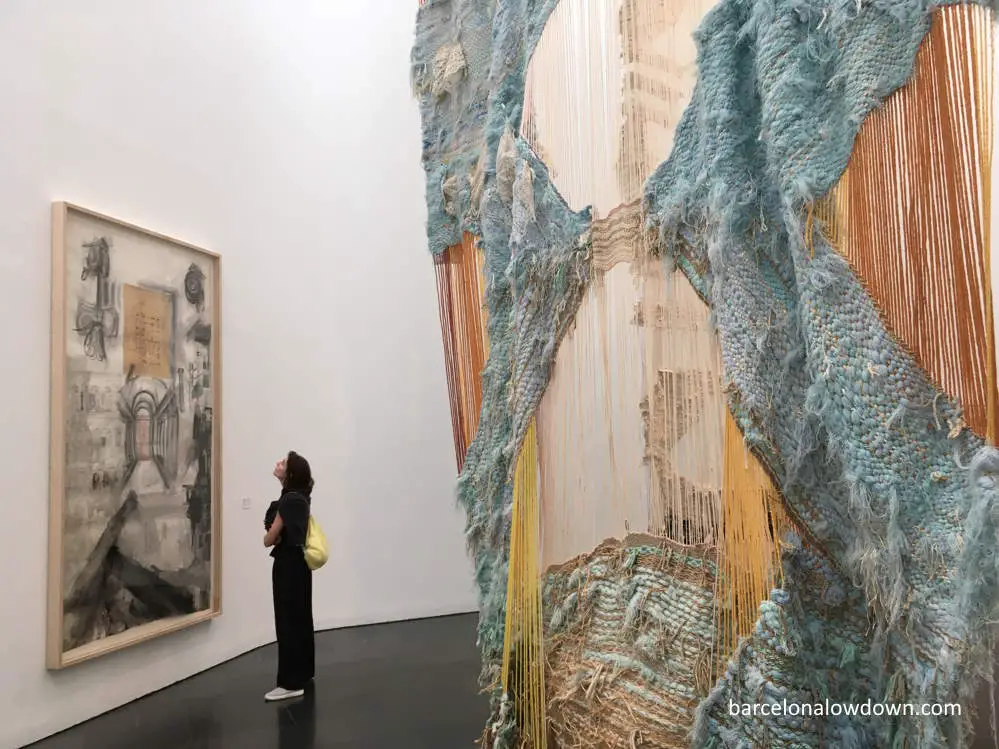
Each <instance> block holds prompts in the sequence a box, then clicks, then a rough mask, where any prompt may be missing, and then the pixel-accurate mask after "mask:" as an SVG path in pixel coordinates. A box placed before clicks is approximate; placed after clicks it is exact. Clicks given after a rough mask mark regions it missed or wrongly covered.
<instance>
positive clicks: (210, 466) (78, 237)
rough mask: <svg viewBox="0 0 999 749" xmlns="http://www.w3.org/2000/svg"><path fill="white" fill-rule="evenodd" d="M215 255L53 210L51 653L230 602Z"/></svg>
mask: <svg viewBox="0 0 999 749" xmlns="http://www.w3.org/2000/svg"><path fill="white" fill-rule="evenodd" d="M219 290H220V286H219V257H218V255H216V254H214V253H211V252H208V251H206V250H203V249H200V248H198V247H194V246H193V245H190V244H187V243H184V242H179V241H177V240H175V239H171V238H169V237H165V236H163V235H160V234H155V233H153V232H150V231H146V230H145V229H140V228H138V227H136V226H132V225H130V224H126V223H123V222H121V221H117V220H115V219H112V218H109V217H107V216H103V215H101V214H98V213H95V212H93V211H90V210H86V209H84V208H80V207H78V206H75V205H71V204H68V203H56V204H54V205H53V212H52V410H51V418H52V425H51V468H50V471H51V476H50V480H51V484H50V486H51V488H50V509H49V582H48V587H49V590H48V623H47V638H46V665H47V667H48V668H50V669H59V668H65V667H67V666H71V665H74V664H77V663H81V662H83V661H87V660H90V659H92V658H96V657H98V656H101V655H105V654H107V653H109V652H112V651H116V650H120V649H122V648H125V647H129V646H131V645H135V644H137V643H140V642H144V641H146V640H149V639H151V638H154V637H159V636H160V635H165V634H168V633H170V632H175V631H177V630H180V629H184V628H186V627H189V626H192V625H195V624H198V623H200V622H205V621H207V620H209V619H212V618H214V617H216V616H218V615H219V614H220V613H221V592H222V591H221V577H220V571H221V553H222V547H221V528H222V526H221V502H220V498H221V496H222V479H221V430H220V423H221V408H220V406H221V387H220V386H221V375H222V373H221V367H220V364H221V357H220V342H219Z"/></svg>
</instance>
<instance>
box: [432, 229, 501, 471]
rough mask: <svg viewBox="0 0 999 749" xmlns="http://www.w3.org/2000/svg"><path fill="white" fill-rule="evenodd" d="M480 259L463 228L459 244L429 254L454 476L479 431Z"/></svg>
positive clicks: (482, 349)
mask: <svg viewBox="0 0 999 749" xmlns="http://www.w3.org/2000/svg"><path fill="white" fill-rule="evenodd" d="M483 263H484V257H483V254H482V251H481V249H479V246H478V240H477V239H476V237H475V236H474V235H472V234H469V233H467V232H466V233H465V234H464V237H463V239H462V243H461V244H458V245H454V246H452V247H449V248H448V249H447V250H445V251H444V252H442V253H440V254H437V255H434V269H435V271H436V276H437V300H438V308H439V314H440V321H441V331H442V333H443V338H444V365H445V371H446V374H447V385H448V395H449V400H450V404H451V427H452V431H453V433H454V450H455V457H456V459H457V462H458V473H459V474H460V473H461V470H462V468H463V467H464V464H465V455H466V454H467V452H468V446H469V445H470V444H471V443H472V440H473V439H474V437H475V432H476V430H477V429H478V425H479V415H480V410H481V408H482V370H483V369H484V368H485V362H486V358H487V357H488V355H489V334H488V329H487V324H486V323H487V320H486V315H487V310H486V308H485V303H484V299H485V277H484V275H483V272H484V268H483Z"/></svg>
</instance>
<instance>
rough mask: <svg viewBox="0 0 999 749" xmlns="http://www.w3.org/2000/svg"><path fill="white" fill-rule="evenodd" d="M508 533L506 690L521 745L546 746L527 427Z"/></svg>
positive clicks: (533, 474) (536, 528)
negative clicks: (513, 711) (513, 707)
mask: <svg viewBox="0 0 999 749" xmlns="http://www.w3.org/2000/svg"><path fill="white" fill-rule="evenodd" d="M511 522H512V528H511V533H510V539H511V540H510V571H509V578H508V582H507V602H506V632H505V634H504V650H503V690H504V692H505V693H506V694H507V695H508V696H509V697H510V698H511V700H512V701H513V703H514V706H515V715H516V716H517V727H518V729H519V733H520V736H521V740H522V743H523V744H526V745H527V746H530V747H532V749H544V748H545V747H546V746H547V730H546V725H545V657H544V650H543V641H544V635H543V626H542V616H541V564H540V562H541V554H540V550H541V538H540V515H539V502H538V454H537V441H536V436H535V426H534V424H533V423H532V424H531V426H530V427H529V428H528V432H527V436H526V437H525V439H524V444H523V447H522V448H521V452H520V455H519V457H518V458H517V469H516V474H515V476H514V488H513V518H512V521H511Z"/></svg>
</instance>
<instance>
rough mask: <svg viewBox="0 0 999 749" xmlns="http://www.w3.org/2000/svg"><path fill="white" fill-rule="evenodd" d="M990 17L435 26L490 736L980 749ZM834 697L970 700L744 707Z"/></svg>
mask: <svg viewBox="0 0 999 749" xmlns="http://www.w3.org/2000/svg"><path fill="white" fill-rule="evenodd" d="M992 23H993V8H992V5H991V4H960V3H954V4H951V3H947V4H938V3H932V2H927V1H926V0H895V1H894V2H888V1H887V0H828V1H826V2H823V1H822V0H817V1H816V2H801V1H800V0H721V2H717V3H715V2H712V1H711V0H675V1H674V2H667V0H558V1H556V0H427V1H426V2H423V3H421V4H420V8H419V11H418V21H417V39H416V45H415V48H414V51H413V79H414V88H415V90H416V92H417V95H418V97H419V100H420V108H421V115H422V120H423V161H424V167H425V170H426V175H427V201H428V213H429V215H428V238H429V244H430V250H431V252H432V253H433V255H434V257H435V262H436V264H437V267H438V289H439V291H440V300H441V320H442V326H443V332H444V341H445V354H446V361H447V363H448V382H449V386H450V388H451V395H452V417H453V422H454V425H455V446H456V452H457V455H458V463H459V471H460V474H459V479H458V489H457V493H458V498H459V502H460V503H461V505H462V506H463V507H464V508H465V510H466V512H467V515H468V526H467V536H468V542H469V547H470V551H471V553H472V555H473V559H474V563H475V572H476V578H477V582H478V585H479V590H480V593H481V595H480V608H481V614H480V625H479V644H480V647H481V649H482V657H483V673H482V679H483V683H484V685H485V686H487V687H489V688H490V690H491V693H492V695H493V697H494V703H493V706H494V716H493V719H492V720H491V721H490V724H489V725H488V726H487V727H486V729H485V734H484V738H485V742H486V745H487V746H492V747H510V748H512V747H519V746H532V747H543V746H549V745H550V746H553V747H555V746H564V747H622V748H631V747H634V748H635V749H637V747H642V746H645V747H681V746H695V747H757V746H759V747H792V746H793V747H813V746H814V747H819V746H830V747H902V746H913V747H914V746H927V747H936V746H940V747H943V746H948V747H957V746H964V745H966V742H967V740H968V736H969V732H970V725H971V722H970V721H971V706H972V704H973V701H974V694H975V690H976V689H977V688H978V687H979V686H980V684H981V682H982V680H983V678H985V677H986V676H987V675H988V671H989V664H990V663H991V655H992V639H991V635H990V630H989V626H990V622H992V621H994V620H995V619H996V615H997V614H999V606H997V604H999V587H997V586H999V571H997V556H996V548H997V527H996V520H997V518H999V512H997V510H996V509H995V508H996V493H997V486H996V479H995V473H996V471H999V453H997V452H996V451H995V449H994V448H993V447H991V445H992V444H994V440H995V437H996V430H997V429H999V424H997V415H999V410H997V397H996V377H995V372H996V361H995V351H994V335H993V327H994V322H993V310H992V300H991V286H990V268H989V250H990V231H989V228H990V226H989V225H990V218H991V205H990V183H991V153H992V111H991V96H992V52H993V50H992ZM826 699H828V700H829V701H830V702H833V703H864V702H866V701H867V700H868V699H870V700H872V701H873V702H882V701H887V702H895V703H903V702H907V703H913V704H924V703H925V704H931V703H938V704H948V703H960V704H961V705H962V706H963V707H964V711H963V713H962V715H961V716H960V717H955V716H953V715H947V716H944V715H920V714H916V715H911V714H907V715H903V716H891V717H889V716H886V715H877V714H867V715H864V714H859V715H847V714H833V715H820V716H813V717H801V716H793V715H782V714H776V715H775V714H773V713H771V712H770V711H768V714H765V715H764V714H761V713H760V712H759V711H758V710H757V711H750V712H748V713H747V712H744V711H741V710H738V709H737V710H735V711H734V712H733V711H732V710H731V705H733V704H736V705H737V706H742V705H754V704H756V705H759V704H763V703H769V704H774V703H781V702H783V701H784V700H786V701H787V702H789V703H809V704H811V703H818V702H823V701H824V700H826Z"/></svg>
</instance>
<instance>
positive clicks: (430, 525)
mask: <svg viewBox="0 0 999 749" xmlns="http://www.w3.org/2000/svg"><path fill="white" fill-rule="evenodd" d="M416 5H417V2H416V0H368V2H364V3H360V2H347V1H344V2H331V1H330V0H282V2H276V1H275V0H213V1H212V2H205V1H204V0H171V1H170V2H142V3H137V2H134V0H92V1H91V2H87V3H80V2H78V0H3V2H0V123H2V124H0V278H2V284H3V288H4V291H3V293H2V295H0V314H2V317H3V319H4V320H5V321H6V325H5V335H4V339H3V348H4V351H3V354H2V356H0V359H2V361H3V364H2V374H0V385H2V388H3V401H4V407H3V412H2V413H3V425H2V428H0V487H2V488H0V497H2V499H0V507H2V515H0V522H2V527H3V529H4V530H3V536H4V539H3V543H2V547H0V548H2V550H3V554H4V557H5V563H4V564H3V565H2V567H0V569H2V572H0V576H2V578H0V582H2V589H3V592H4V604H3V606H0V650H2V651H3V659H2V666H0V749H9V748H13V747H19V746H22V745H24V744H26V743H28V742H30V741H32V740H35V739H38V738H41V737H43V736H45V735H48V734H50V733H53V732H55V731H58V730H60V729H63V728H65V727H67V726H70V725H72V724H75V723H77V722H80V721H82V720H84V719H87V718H89V717H91V716H93V715H95V714H98V713H100V712H103V711H105V710H108V709H110V708H113V707H115V706H118V705H120V704H123V703H125V702H127V701H129V700H131V699H133V698H136V697H138V696H141V695H143V694H146V693H148V692H150V691H153V690H156V689H158V688H160V687H163V686H165V685H167V684H170V683H172V682H174V681H176V680H178V679H181V678H183V677H186V676H188V675H190V674H192V673H194V672H197V671H200V670H202V669H205V668H208V667H210V666H212V665H215V664H216V663H218V662H220V661H222V660H224V659H227V658H230V657H232V656H235V655H237V654H239V653H241V652H243V651H246V650H248V649H251V648H253V647H255V646H257V645H260V644H263V643H266V642H269V641H272V640H273V619H272V612H271V597H270V596H271V594H270V559H269V557H268V556H267V555H266V552H265V550H264V548H263V546H262V543H261V540H262V535H263V526H262V517H263V512H264V509H265V508H266V506H267V504H268V502H269V501H270V500H271V499H273V498H275V497H276V489H277V484H276V482H275V481H274V479H273V478H271V476H270V472H271V469H272V467H273V464H274V462H275V461H276V460H277V459H278V458H279V457H281V455H282V454H283V453H284V452H286V451H287V450H288V449H295V450H298V451H300V452H301V453H303V454H304V455H306V456H307V457H308V458H309V459H310V461H311V462H312V465H313V470H314V472H315V474H316V480H317V485H316V492H315V498H314V505H313V506H314V508H315V511H316V514H317V517H318V518H319V519H320V521H321V522H322V523H323V525H324V527H325V529H326V531H327V534H328V536H329V538H330V540H331V545H332V555H331V559H330V562H329V565H328V566H327V567H326V568H324V569H323V570H322V571H321V572H319V573H317V575H316V577H315V611H316V620H317V621H316V623H317V626H318V627H320V628H326V627H337V626H343V625H352V624H360V623H368V622H375V621H385V620H394V619H405V618H412V617H420V616H427V615H435V614H442V613H454V612H461V611H470V610H473V609H474V608H475V596H474V592H473V586H472V581H471V569H470V564H469V562H468V560H467V556H466V554H465V546H464V539H463V534H462V526H463V518H462V517H461V515H460V513H459V512H458V511H457V510H456V509H455V508H454V502H453V498H452V497H453V482H454V471H455V465H454V454H453V446H452V442H451V429H450V424H449V410H448V404H447V389H446V384H445V379H444V366H443V356H442V354H441V345H440V332H439V327H438V325H439V324H438V320H437V302H436V293H435V290H434V275H433V267H432V264H431V261H430V258H429V256H428V254H427V252H426V249H425V241H424V221H425V218H426V216H425V209H424V207H423V206H424V203H423V177H422V171H421V168H420V164H419V157H420V135H419V117H418V113H417V111H416V105H415V102H414V101H413V99H412V96H411V93H410V88H409V64H408V63H409V51H410V47H411V42H412V33H413V22H414V19H415V12H416ZM53 200H68V201H71V202H74V203H78V204H81V205H83V206H85V207H87V208H91V209H93V210H97V211H100V212H103V213H107V214H110V215H112V216H114V217H116V218H120V219H122V220H125V221H129V222H132V223H136V224H139V225H140V226H143V227H145V228H149V229H152V230H154V231H158V232H161V233H165V234H168V235H172V236H176V237H177V238H180V239H183V240H186V241H189V242H192V243H195V244H199V245H202V246H204V247H207V248H208V249H211V250H214V251H216V252H218V253H220V254H221V255H222V257H223V260H222V304H221V309H222V351H223V357H222V363H223V408H222V413H223V416H222V420H221V424H222V434H223V484H224V493H223V526H224V533H223V546H224V551H223V560H224V564H223V609H224V613H223V615H222V616H221V617H220V618H218V619H216V620H215V621H213V622H212V623H211V624H208V625H204V626H200V627H196V628H193V629H190V630H187V631H185V632H182V633H180V634H177V635H173V636H169V637H165V638H160V639H158V640H156V641H153V642H151V643H148V644H146V645H141V646H138V647H135V648H131V649H128V650H125V651H122V652H119V653H117V654H113V655H110V656H107V657H104V658H101V659H98V660H96V661H93V662H91V663H87V664H83V665H79V666H75V667H72V668H70V669H67V670H66V671H63V672H59V673H49V672H47V671H46V670H45V668H44V633H45V586H46V566H47V559H48V554H47V546H46V544H47V528H48V491H49V486H48V476H49V451H48V423H49V371H50V363H49V316H50V293H49V288H50V218H49V215H50V213H49V212H50V203H51V202H52V201H53ZM244 498H246V499H248V500H249V507H248V508H244ZM271 686H272V685H271V684H270V683H262V684H260V691H261V697H262V695H263V692H264V691H266V690H267V689H268V688H270V687H271ZM250 707H251V706H248V708H250Z"/></svg>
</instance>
